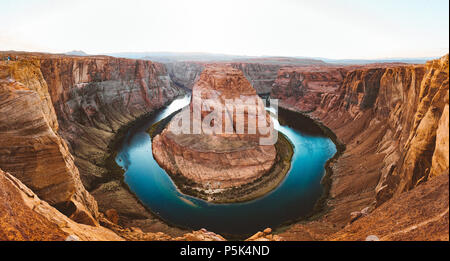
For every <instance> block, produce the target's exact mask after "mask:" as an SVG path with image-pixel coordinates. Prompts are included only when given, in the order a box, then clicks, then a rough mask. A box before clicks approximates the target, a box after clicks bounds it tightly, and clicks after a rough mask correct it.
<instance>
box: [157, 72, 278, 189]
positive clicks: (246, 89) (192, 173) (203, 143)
mask: <svg viewBox="0 0 450 261" xmlns="http://www.w3.org/2000/svg"><path fill="white" fill-rule="evenodd" d="M235 98H243V99H245V101H248V100H253V102H254V103H255V105H256V101H259V102H260V104H259V105H257V106H258V107H255V106H253V109H254V111H253V110H251V109H248V110H247V111H246V110H244V105H243V104H239V106H242V107H243V108H242V111H241V112H239V109H236V112H234V111H233V108H228V107H226V106H225V100H226V99H235ZM202 99H203V100H204V99H210V100H211V101H212V104H209V105H210V106H212V107H214V108H224V111H223V112H222V111H221V112H219V114H220V115H216V116H217V118H215V119H213V120H217V119H218V118H220V119H221V122H220V123H219V122H216V124H218V127H219V129H220V133H216V132H214V133H207V132H206V131H205V130H204V128H202V130H201V132H199V133H198V134H196V133H192V134H185V133H174V132H173V131H172V129H173V128H174V127H175V125H178V124H179V121H180V117H181V116H182V115H186V113H187V115H191V117H190V118H191V123H193V122H195V121H196V119H195V117H196V116H195V114H196V112H195V110H196V109H195V104H196V101H199V102H200V101H201V100H202ZM199 108H200V107H199ZM200 109H201V108H200ZM199 112H200V111H199ZM209 113H213V112H211V111H205V110H202V111H201V115H200V114H199V121H198V122H199V124H201V121H203V120H205V119H206V117H208V115H209ZM233 115H234V116H233ZM239 115H240V116H242V120H243V121H245V122H242V126H243V127H244V129H245V130H244V133H243V134H239V133H237V132H236V129H237V128H238V125H239V123H237V121H238V120H239V119H238V118H239ZM260 115H262V117H263V119H262V122H263V124H264V125H265V126H270V121H271V120H270V117H269V116H268V114H267V113H266V112H265V110H264V106H263V103H262V101H260V99H259V97H258V96H257V94H256V91H255V90H254V89H253V88H252V86H251V85H250V83H249V82H248V80H246V79H245V77H244V75H243V74H242V72H241V71H239V70H236V69H233V68H232V67H230V66H209V67H207V68H206V69H205V70H204V71H203V73H202V74H201V76H200V78H199V80H198V82H197V83H196V84H195V85H194V87H193V94H192V100H191V104H190V107H189V108H186V109H185V110H184V112H180V113H179V114H178V115H177V116H175V117H174V118H173V119H172V121H171V122H170V123H169V124H168V127H167V128H166V129H165V130H163V131H162V133H161V134H160V135H157V136H156V137H155V138H154V139H153V146H152V150H153V155H154V157H155V159H156V160H157V161H158V163H159V164H160V165H161V166H162V167H163V168H164V169H166V170H167V171H168V172H169V173H171V174H172V175H180V176H182V177H184V178H187V179H188V180H189V181H193V182H195V183H196V184H198V185H200V187H201V188H203V189H206V190H209V189H212V190H217V189H219V190H221V189H228V188H232V187H238V186H241V185H243V184H247V183H250V182H252V181H254V180H256V179H258V178H259V177H261V176H262V175H264V174H265V173H267V172H268V171H269V170H270V169H271V168H272V166H273V164H274V163H275V158H276V150H275V147H274V146H273V145H260V143H259V141H260V140H259V139H260V137H261V135H260V134H259V130H256V132H255V133H254V134H251V133H250V132H249V128H248V124H247V123H248V122H249V121H250V120H249V119H250V118H251V117H254V119H255V123H258V122H259V121H260V120H261V119H260V117H261V116H260ZM178 116H180V117H178ZM226 118H227V119H228V121H229V123H230V125H229V126H230V127H231V128H232V129H231V131H232V133H224V132H225V125H226V123H225V121H226ZM256 127H257V128H258V125H257V126H256ZM191 128H192V131H193V132H194V127H191ZM272 131H273V130H272Z"/></svg>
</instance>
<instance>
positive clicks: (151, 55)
mask: <svg viewBox="0 0 450 261" xmlns="http://www.w3.org/2000/svg"><path fill="white" fill-rule="evenodd" d="M105 55H109V56H114V57H120V58H131V59H144V60H152V61H155V62H161V63H172V62H186V61H190V62H246V63H264V64H280V65H281V64H284V65H286V64H288V65H324V64H326V63H325V62H323V61H321V60H318V59H311V58H296V57H272V56H244V55H228V54H213V53H176V52H173V53H172V52H142V53H108V54H105Z"/></svg>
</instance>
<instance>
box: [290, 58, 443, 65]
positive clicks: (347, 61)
mask: <svg viewBox="0 0 450 261" xmlns="http://www.w3.org/2000/svg"><path fill="white" fill-rule="evenodd" d="M297 58H302V57H297ZM438 58H439V57H421V58H386V59H328V58H315V59H320V60H322V61H324V62H326V63H331V64H344V65H351V64H356V65H363V64H371V63H410V64H424V63H426V62H427V61H430V60H434V59H438Z"/></svg>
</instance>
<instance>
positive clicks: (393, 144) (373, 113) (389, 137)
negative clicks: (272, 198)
mask: <svg viewBox="0 0 450 261" xmlns="http://www.w3.org/2000/svg"><path fill="white" fill-rule="evenodd" d="M448 70H449V69H448V55H446V56H444V57H442V58H441V59H439V60H435V61H430V62H429V63H427V64H426V65H382V66H380V65H370V66H363V67H359V68H353V69H350V70H349V72H348V73H347V74H346V76H345V77H344V79H343V81H342V83H340V84H339V86H338V87H337V88H336V89H335V90H334V91H331V92H329V93H323V94H322V95H321V96H322V98H321V101H320V103H319V105H318V106H316V107H317V108H316V109H315V110H314V111H313V112H312V113H311V114H310V115H311V116H312V117H315V118H316V119H317V120H318V121H321V122H322V123H324V124H325V125H326V126H327V127H329V128H330V129H331V130H332V131H333V132H335V133H336V134H337V137H338V138H339V139H340V140H341V141H342V142H343V143H345V144H346V147H347V149H346V150H345V151H344V153H343V155H342V156H340V157H339V158H338V160H337V161H335V162H333V163H332V164H331V165H330V167H331V168H332V170H333V174H332V176H331V180H332V182H331V183H332V185H331V190H330V198H329V200H328V201H327V208H326V209H331V210H329V211H328V212H326V213H325V214H324V216H323V217H322V218H321V219H320V220H318V221H315V222H311V223H309V224H306V225H296V226H298V228H296V226H294V227H293V228H292V230H291V231H289V230H288V231H287V232H285V234H284V236H285V237H287V238H291V239H293V238H292V236H294V238H295V233H293V231H299V230H309V231H311V232H310V233H309V235H310V236H311V235H314V236H311V237H312V238H313V239H314V240H318V239H319V240H323V239H326V238H327V234H328V236H329V235H330V234H333V233H334V232H337V230H339V229H340V228H341V226H345V225H346V224H347V223H348V222H349V220H350V217H351V216H350V214H351V213H352V212H355V211H360V210H361V209H364V208H366V207H371V208H373V207H379V206H383V207H384V206H385V204H392V203H387V201H389V202H391V201H390V199H391V198H392V200H394V199H395V198H396V197H399V196H400V195H402V194H403V193H405V192H406V191H409V190H414V189H415V188H416V187H417V186H418V185H419V184H422V183H424V182H430V181H427V180H430V179H431V180H433V179H434V177H435V176H438V175H448V165H449V163H448V153H447V150H448V146H446V144H448V134H447V133H448V126H447V125H446V127H445V128H444V127H441V126H443V125H444V124H446V122H447V121H448V113H447V110H448V109H447V108H448V77H449V72H448ZM304 102H305V103H307V100H305V101H304ZM282 104H283V103H282ZM296 104H297V107H295V106H296ZM287 106H289V107H290V108H294V109H297V110H303V106H302V102H300V103H298V102H297V103H290V104H288V105H287ZM433 184H434V186H436V188H435V189H438V184H436V183H433ZM416 196H417V195H416ZM422 200H423V201H424V202H426V199H425V198H424V199H422ZM385 202H386V203H385ZM383 203H384V204H383ZM447 208H448V204H447ZM411 211H412V210H411ZM440 211H445V204H444V205H443V206H441V207H440ZM405 212H406V211H405ZM370 216H371V215H370V214H369V215H368V217H370ZM442 218H444V219H445V218H446V216H445V215H444V216H442ZM383 220H384V219H379V220H377V222H380V224H381V223H383V222H384V221H383ZM356 222H358V221H356ZM356 222H355V223H356ZM446 222H447V223H448V216H447V221H446ZM444 223H445V222H444ZM442 228H445V226H443V227H441V230H440V231H439V232H436V233H438V234H436V235H435V236H436V237H440V236H441V235H443V234H445V233H447V234H448V226H447V227H446V229H442ZM410 232H411V233H412V231H410ZM300 234H301V233H299V235H300ZM366 236H367V235H366ZM301 237H302V236H300V238H301ZM300 238H297V239H300ZM349 239H350V238H349Z"/></svg>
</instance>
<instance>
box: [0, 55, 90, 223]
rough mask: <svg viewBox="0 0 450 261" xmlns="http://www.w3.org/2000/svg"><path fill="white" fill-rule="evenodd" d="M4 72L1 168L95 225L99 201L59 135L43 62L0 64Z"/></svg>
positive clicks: (75, 217) (0, 80) (0, 83)
mask: <svg viewBox="0 0 450 261" xmlns="http://www.w3.org/2000/svg"><path fill="white" fill-rule="evenodd" d="M0 72H1V74H0V112H1V113H0V168H1V169H3V170H5V171H8V172H10V173H11V174H12V175H14V176H15V177H17V178H18V179H20V180H21V181H22V182H24V183H25V184H26V185H27V186H28V187H30V188H31V189H32V190H33V191H34V192H36V193H37V194H38V195H39V196H40V197H41V198H43V199H44V200H46V201H47V202H49V203H50V204H52V205H54V206H57V207H58V208H59V209H60V210H61V211H63V212H64V213H65V214H67V215H68V216H70V217H71V218H72V219H73V220H76V221H78V222H81V223H86V224H91V225H95V224H96V217H97V216H98V209H97V203H96V201H95V200H94V199H93V197H92V196H91V195H90V194H89V193H88V192H87V191H86V190H85V188H84V187H83V185H82V183H81V180H80V175H79V172H78V169H77V168H76V167H75V164H74V158H73V156H72V155H71V154H70V152H69V149H68V146H67V143H66V142H65V140H64V139H62V138H61V137H60V136H59V135H58V131H59V125H58V121H57V118H56V114H55V111H54V109H53V105H52V103H51V98H50V95H49V92H48V86H47V84H46V82H45V80H44V78H43V76H42V74H41V71H40V68H39V61H37V60H27V61H18V62H10V63H8V64H0Z"/></svg>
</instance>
